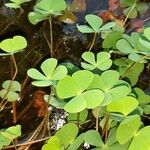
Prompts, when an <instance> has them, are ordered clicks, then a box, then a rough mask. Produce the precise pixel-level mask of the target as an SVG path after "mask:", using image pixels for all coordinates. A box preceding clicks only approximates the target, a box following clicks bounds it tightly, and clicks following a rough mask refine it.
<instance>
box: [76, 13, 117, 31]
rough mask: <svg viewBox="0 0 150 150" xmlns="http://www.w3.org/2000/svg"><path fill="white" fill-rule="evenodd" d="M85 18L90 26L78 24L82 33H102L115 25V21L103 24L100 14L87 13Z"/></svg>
mask: <svg viewBox="0 0 150 150" xmlns="http://www.w3.org/2000/svg"><path fill="white" fill-rule="evenodd" d="M85 20H86V21H87V23H88V24H89V25H90V26H88V25H78V24H77V28H78V30H79V31H80V32H82V33H100V32H102V31H107V30H109V29H110V28H112V27H114V26H115V22H110V23H107V24H105V25H103V20H102V19H101V18H100V17H99V16H96V15H93V14H89V15H86V16H85ZM102 25H103V26H102Z"/></svg>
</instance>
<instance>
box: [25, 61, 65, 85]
mask: <svg viewBox="0 0 150 150" xmlns="http://www.w3.org/2000/svg"><path fill="white" fill-rule="evenodd" d="M41 70H42V72H43V74H42V73H40V72H39V71H38V70H37V69H34V68H31V69H29V70H28V71H27V74H28V76H30V77H31V78H33V79H34V80H35V81H32V84H33V85H35V86H38V87H46V86H50V85H52V84H53V82H54V81H55V80H60V79H62V78H64V77H65V76H66V75H67V68H66V67H65V66H62V65H59V66H57V59H55V58H49V59H46V60H45V61H44V62H43V63H42V64H41Z"/></svg>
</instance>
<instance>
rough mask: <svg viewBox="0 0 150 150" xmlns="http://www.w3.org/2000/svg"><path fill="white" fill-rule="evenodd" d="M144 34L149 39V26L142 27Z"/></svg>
mask: <svg viewBox="0 0 150 150" xmlns="http://www.w3.org/2000/svg"><path fill="white" fill-rule="evenodd" d="M144 36H145V37H146V38H147V39H148V40H149V41H150V27H149V28H146V29H144Z"/></svg>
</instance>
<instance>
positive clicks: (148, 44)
mask: <svg viewBox="0 0 150 150" xmlns="http://www.w3.org/2000/svg"><path fill="white" fill-rule="evenodd" d="M138 48H139V49H140V50H141V51H145V52H150V41H147V40H145V39H142V38H139V43H138Z"/></svg>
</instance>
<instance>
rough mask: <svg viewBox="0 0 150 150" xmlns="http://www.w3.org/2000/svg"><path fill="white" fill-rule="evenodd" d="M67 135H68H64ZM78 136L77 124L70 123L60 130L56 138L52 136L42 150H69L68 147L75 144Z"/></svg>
mask: <svg viewBox="0 0 150 150" xmlns="http://www.w3.org/2000/svg"><path fill="white" fill-rule="evenodd" d="M64 133H66V134H64ZM77 134H78V127H77V125H76V124H73V123H68V124H66V125H64V126H63V127H62V128H61V129H60V130H58V131H57V132H56V133H55V135H54V136H52V137H51V138H50V139H49V140H48V142H47V144H45V145H44V146H43V147H42V150H49V149H55V150H60V149H68V148H67V147H68V146H69V145H70V144H72V143H73V141H74V140H75V138H76V136H77Z"/></svg>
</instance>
